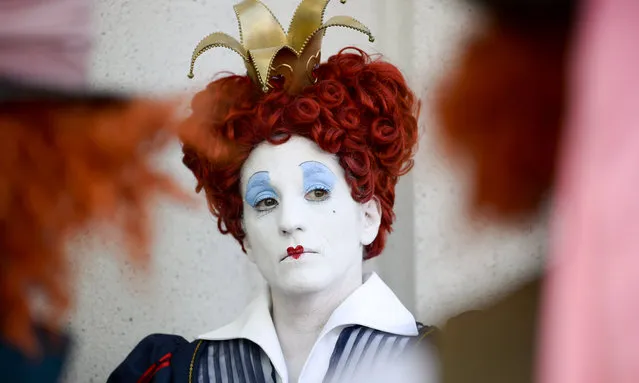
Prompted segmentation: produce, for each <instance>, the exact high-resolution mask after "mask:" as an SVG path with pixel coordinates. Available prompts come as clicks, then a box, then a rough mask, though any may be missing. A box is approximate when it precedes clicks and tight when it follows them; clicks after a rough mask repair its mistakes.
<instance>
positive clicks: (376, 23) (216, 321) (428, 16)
mask: <svg viewBox="0 0 639 383" xmlns="http://www.w3.org/2000/svg"><path fill="white" fill-rule="evenodd" d="M265 2H266V3H267V4H268V5H269V6H270V7H271V8H272V9H273V11H274V13H275V15H276V16H278V18H279V19H280V20H281V21H282V23H283V24H284V25H286V24H287V23H288V20H290V17H291V15H292V13H293V10H294V8H295V6H296V4H297V2H296V0H271V1H269V0H266V1H265ZM234 3H235V1H234V0H215V1H213V0H135V1H134V0H97V6H96V9H95V18H96V23H97V25H96V37H97V42H96V43H97V45H96V52H95V55H94V61H93V70H92V79H93V82H94V83H95V84H96V85H100V86H110V87H114V88H116V89H123V90H127V91H132V92H139V93H152V94H165V93H167V92H168V93H173V92H194V91H196V90H197V89H199V88H201V87H203V86H204V84H206V82H207V81H208V80H210V78H211V77H212V76H213V75H214V74H215V73H217V72H219V71H223V70H231V71H239V70H240V69H241V68H242V62H241V59H240V58H239V57H237V56H235V55H234V54H233V53H232V52H230V51H227V50H223V49H219V50H217V51H215V52H209V53H207V54H205V55H203V56H202V57H201V59H200V61H198V65H197V68H196V79H195V80H188V79H187V78H186V73H187V71H188V66H189V61H190V55H191V52H192V50H193V48H194V46H195V44H197V42H198V41H199V40H200V39H201V38H202V37H203V36H205V35H206V34H208V33H211V32H213V31H218V30H219V31H225V32H227V33H230V34H232V35H236V36H237V30H236V29H237V23H236V21H235V20H234V14H233V10H232V5H233V4H234ZM327 14H328V15H335V14H347V15H351V16H354V17H356V18H357V19H358V20H360V21H362V22H364V23H365V24H367V25H368V26H369V27H370V28H371V30H372V31H373V32H374V34H375V36H376V38H377V40H376V42H375V44H374V45H371V44H369V43H368V41H367V38H366V36H364V35H361V34H359V33H358V32H354V31H347V30H339V31H336V30H332V31H329V32H328V33H327V37H326V39H325V49H324V57H325V58H326V57H328V55H330V54H332V53H334V52H336V51H337V50H338V49H339V48H340V47H342V46H343V45H345V44H348V45H355V46H359V47H362V48H364V49H366V50H367V51H369V52H375V51H380V52H382V53H384V54H385V55H386V56H387V57H388V58H389V59H390V60H391V61H393V62H394V63H395V64H396V65H397V66H398V67H400V69H402V70H403V71H404V73H405V74H406V76H407V77H408V78H409V80H410V82H411V83H412V84H413V87H414V89H415V90H416V91H417V92H418V93H419V94H420V96H421V98H422V99H423V100H424V101H425V102H426V103H427V102H428V100H429V98H430V97H431V92H432V84H433V82H434V80H435V78H436V77H437V75H438V74H439V73H441V71H442V70H443V69H444V68H445V67H446V65H448V64H449V63H450V62H451V59H452V55H453V53H454V50H455V48H456V47H457V44H456V43H457V42H458V41H460V39H463V37H464V35H465V34H466V33H467V32H468V31H469V30H470V29H471V28H472V22H473V21H474V20H475V12H474V11H473V10H472V9H470V8H468V7H465V6H460V5H458V4H455V3H454V2H453V1H450V0H446V1H444V0H395V1H388V0H349V2H348V3H347V4H345V5H342V4H340V3H339V2H337V1H333V2H332V3H331V4H330V5H329V9H328V11H327ZM422 116H423V118H422V124H421V125H422V126H421V129H422V138H421V142H420V150H419V153H418V156H417V159H416V166H415V168H414V170H413V172H412V174H411V175H409V176H406V177H405V178H404V179H403V180H402V181H401V182H400V185H399V186H398V190H397V194H398V195H397V206H396V212H397V217H398V221H397V223H396V225H395V232H394V233H393V234H392V235H391V237H390V240H389V244H388V247H387V249H386V251H385V252H384V254H382V256H380V257H379V258H378V259H376V260H374V261H373V262H371V263H370V264H369V265H367V268H368V269H375V270H378V271H379V273H380V274H381V275H382V277H383V278H384V279H385V280H386V281H387V282H388V283H389V284H390V285H391V287H393V289H394V290H395V291H396V292H397V294H398V295H399V296H400V298H401V299H402V300H403V301H404V302H405V304H406V305H407V306H408V307H409V308H411V309H413V310H414V311H415V313H416V316H417V317H418V319H420V320H421V321H424V322H430V323H437V322H440V321H441V320H442V319H444V318H446V317H447V316H449V315H452V314H455V313H457V312H459V311H461V310H464V309H466V308H469V307H472V306H476V305H478V304H479V303H481V302H484V301H486V300H487V299H489V298H490V297H493V296H494V295H495V294H497V293H498V292H500V291H503V290H504V288H505V287H508V286H512V285H513V284H514V283H516V282H517V281H520V280H522V279H523V278H526V277H528V276H530V275H531V273H533V272H534V271H535V270H537V269H538V268H539V266H540V264H541V255H542V254H543V250H544V249H543V246H542V244H543V239H544V238H545V232H544V228H543V226H542V225H536V226H533V227H528V228H524V229H523V230H519V231H504V230H501V229H497V228H491V227H481V229H471V228H470V227H469V226H468V225H466V224H465V223H464V221H463V215H462V211H461V208H462V206H463V203H462V199H463V196H464V190H465V189H464V187H463V184H462V183H461V182H460V181H459V178H457V177H456V176H457V174H455V173H453V172H452V171H451V170H450V169H449V168H448V167H447V165H446V163H445V161H444V160H443V158H442V156H441V153H439V152H438V151H437V149H436V146H435V144H434V142H433V140H432V134H431V129H432V119H430V118H429V111H428V107H427V105H425V107H424V108H423V109H422ZM161 161H162V162H161V166H163V167H165V168H167V169H169V170H170V171H171V173H172V174H174V176H175V178H176V180H178V181H179V183H180V184H181V185H184V186H185V187H187V188H191V189H192V187H193V186H194V183H193V178H192V176H191V175H190V174H189V172H188V171H187V169H186V168H185V167H184V166H182V164H181V157H180V151H179V145H178V144H177V143H175V145H174V146H173V147H172V148H171V149H170V150H169V151H168V152H167V153H166V155H165V156H164V157H163V158H162V159H161ZM141 187H143V185H141ZM199 201H200V203H199V205H198V206H196V207H184V206H177V205H173V204H170V203H168V202H164V203H162V204H161V205H160V206H159V208H158V212H157V217H156V220H155V221H156V224H155V226H156V233H155V234H156V235H155V240H154V247H153V252H154V258H153V265H152V268H151V270H150V273H149V274H144V273H141V272H139V271H135V270H132V269H131V267H130V266H129V265H127V264H123V263H121V262H119V261H118V260H117V257H113V256H112V255H114V254H117V253H118V251H119V250H118V247H117V244H114V243H96V241H93V242H91V241H90V240H89V236H88V235H87V236H86V237H83V238H82V239H81V240H80V241H79V242H78V243H76V244H74V245H73V251H74V252H76V253H77V254H78V259H81V260H82V262H80V261H76V262H75V263H74V267H75V268H76V269H77V270H78V275H79V278H80V281H79V282H80V283H79V284H78V287H77V289H76V291H77V296H78V299H79V300H78V305H77V307H76V310H75V311H74V313H73V316H72V318H71V321H70V328H71V330H72V332H73V334H74V335H75V338H76V339H75V340H76V348H75V351H74V355H73V356H72V358H71V363H70V365H69V368H68V371H67V375H66V381H68V382H103V381H105V380H106V377H107V376H108V373H109V372H110V371H111V370H112V369H113V368H114V367H115V366H116V365H117V364H118V363H119V362H120V361H121V360H122V358H124V356H125V355H126V353H127V352H128V351H130V350H131V348H132V347H133V346H134V345H135V344H136V343H137V342H138V341H139V340H140V339H141V338H142V337H143V336H145V335H147V334H149V333H152V332H168V333H179V334H182V335H183V336H185V337H186V338H192V337H193V336H195V335H197V334H199V333H202V332H204V331H207V330H211V329H213V328H215V327H218V326H220V325H222V324H224V323H226V322H228V321H230V320H232V319H233V318H234V317H235V316H236V315H237V314H238V313H239V312H240V311H241V310H242V308H243V307H244V306H245V305H246V303H247V302H248V301H249V300H250V299H251V298H252V297H253V296H254V294H255V293H256V291H257V290H258V289H260V288H262V287H263V282H262V280H261V278H260V277H259V274H257V272H256V270H255V269H254V267H253V266H252V265H251V264H249V262H248V261H246V260H245V257H244V255H243V254H242V253H241V251H240V249H239V246H238V245H237V244H236V243H235V241H234V240H233V239H232V238H231V237H223V236H222V235H220V234H219V233H218V232H217V228H216V223H215V221H214V220H213V219H212V218H211V216H210V215H209V213H208V212H207V211H206V208H205V204H204V200H203V197H202V198H200V199H199Z"/></svg>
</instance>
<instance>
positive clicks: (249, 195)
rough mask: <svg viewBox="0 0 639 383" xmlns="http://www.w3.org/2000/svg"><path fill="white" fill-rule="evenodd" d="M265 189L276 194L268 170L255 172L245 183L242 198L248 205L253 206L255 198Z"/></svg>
mask: <svg viewBox="0 0 639 383" xmlns="http://www.w3.org/2000/svg"><path fill="white" fill-rule="evenodd" d="M265 191H266V192H269V193H272V194H274V195H276V193H275V190H273V187H272V186H271V178H270V177H269V174H268V172H266V171H261V172H256V173H254V174H253V175H252V176H251V177H250V178H249V180H248V182H247V183H246V194H245V195H244V199H245V200H246V202H247V203H248V204H249V205H251V206H253V205H254V204H255V200H256V198H257V197H258V196H259V195H260V194H261V193H262V192H265Z"/></svg>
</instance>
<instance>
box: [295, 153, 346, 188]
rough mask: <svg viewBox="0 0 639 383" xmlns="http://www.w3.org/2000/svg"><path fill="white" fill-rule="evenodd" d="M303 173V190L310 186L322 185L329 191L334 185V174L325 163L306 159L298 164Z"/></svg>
mask: <svg viewBox="0 0 639 383" xmlns="http://www.w3.org/2000/svg"><path fill="white" fill-rule="evenodd" d="M299 167H301V168H302V173H303V174H304V191H305V192H309V191H310V190H309V189H311V188H314V187H317V186H324V187H325V188H327V189H328V190H329V191H330V190H332V189H333V186H335V180H336V178H337V177H336V176H335V173H333V172H332V171H331V169H329V168H328V167H327V166H326V165H324V164H323V163H321V162H317V161H306V162H302V163H301V164H299Z"/></svg>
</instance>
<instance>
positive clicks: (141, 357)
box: [107, 334, 201, 383]
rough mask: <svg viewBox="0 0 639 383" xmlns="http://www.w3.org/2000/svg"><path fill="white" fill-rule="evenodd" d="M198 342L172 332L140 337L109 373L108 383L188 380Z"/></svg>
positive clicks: (199, 343)
mask: <svg viewBox="0 0 639 383" xmlns="http://www.w3.org/2000/svg"><path fill="white" fill-rule="evenodd" d="M200 345H201V342H200V341H199V340H196V341H193V342H189V341H187V340H186V339H185V338H184V337H182V336H179V335H173V334H151V335H148V336H146V337H145V338H144V339H142V340H141V341H140V342H139V343H138V344H137V345H136V346H135V347H134V348H133V350H132V351H131V352H130V353H129V355H127V357H126V358H125V359H124V361H123V362H122V363H120V365H119V366H118V367H117V368H116V369H115V370H114V371H113V372H112V373H111V375H110V376H109V378H108V380H107V383H120V382H149V383H150V382H153V383H182V382H188V377H189V375H190V371H191V370H192V369H193V361H194V360H195V356H196V354H197V352H198V349H199V346H200Z"/></svg>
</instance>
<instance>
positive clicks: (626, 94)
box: [435, 0, 639, 383]
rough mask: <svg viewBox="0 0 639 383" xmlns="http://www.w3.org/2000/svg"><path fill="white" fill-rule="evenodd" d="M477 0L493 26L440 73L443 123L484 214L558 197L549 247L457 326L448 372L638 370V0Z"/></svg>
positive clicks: (594, 378) (603, 376) (450, 332)
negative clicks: (532, 268)
mask: <svg viewBox="0 0 639 383" xmlns="http://www.w3.org/2000/svg"><path fill="white" fill-rule="evenodd" d="M476 2H478V3H481V4H482V5H483V6H485V8H486V9H487V10H488V13H489V18H488V23H487V24H486V27H485V28H484V29H482V30H480V32H478V34H477V35H475V36H474V38H473V41H472V42H471V43H470V44H469V45H468V47H467V48H466V49H465V50H464V51H463V54H462V59H461V60H460V63H459V66H458V67H456V68H455V69H454V70H452V71H451V72H450V73H449V74H448V76H447V78H446V79H445V81H444V82H443V83H442V86H441V88H440V93H439V94H438V101H437V103H436V108H435V110H436V112H437V115H438V117H439V120H440V122H441V133H442V136H443V137H444V138H445V141H446V143H447V144H448V147H449V148H450V149H452V151H451V152H452V153H454V154H455V155H456V156H458V157H464V159H467V158H471V159H473V160H474V162H473V164H474V165H475V168H474V181H475V182H474V201H473V208H474V211H475V212H478V213H480V214H482V215H485V214H486V213H490V214H492V216H493V217H495V218H497V219H499V220H502V221H504V220H506V221H508V222H512V221H513V219H514V220H517V219H526V218H529V217H531V216H533V215H536V214H538V213H539V212H540V211H541V210H542V208H543V207H544V205H545V204H544V202H545V201H546V200H552V215H551V222H550V223H551V225H550V227H551V230H550V254H549V264H548V266H547V268H546V270H545V271H544V274H543V276H542V277H540V278H538V279H535V280H534V281H532V282H530V283H527V284H525V285H524V286H523V287H521V288H520V289H518V290H517V291H515V292H513V293H512V294H509V295H508V296H507V297H505V298H504V299H502V300H500V301H499V302H497V303H495V304H494V305H493V306H492V307H490V308H488V309H486V310H485V311H484V312H478V313H472V314H467V315H463V316H462V317H459V318H456V319H454V320H452V321H451V322H450V323H449V324H447V326H446V327H445V329H444V332H443V336H442V340H443V341H442V345H443V346H442V350H443V352H442V360H443V365H444V373H443V380H444V382H447V383H462V382H476V381H490V382H509V383H510V382H532V381H533V380H536V381H539V382H544V383H573V382H574V383H577V382H578V383H599V382H636V381H639V360H638V358H637V355H639V331H638V330H637V326H636V323H637V318H638V317H639V304H638V303H637V302H638V301H637V299H636V294H637V292H638V291H639V265H638V264H637V263H638V261H637V254H639V241H638V240H637V238H638V237H637V233H638V232H639V221H638V217H639V203H638V202H637V201H638V200H637V198H636V190H637V188H638V187H639V171H638V170H637V169H638V165H637V164H639V133H638V132H639V130H637V124H638V123H639V76H637V68H638V67H639V49H638V46H639V45H637V42H636V36H637V35H639V30H638V29H639V28H638V26H637V25H638V24H637V22H636V20H637V19H638V18H639V5H638V4H637V2H635V1H632V0H581V1H578V0H561V1H554V0H553V1H550V0H548V1H529V0H515V1H504V0H477V1H476ZM515 93H516V96H514V94H515ZM459 366H464V368H459Z"/></svg>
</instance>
